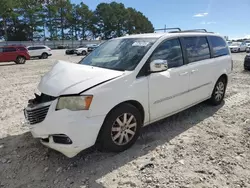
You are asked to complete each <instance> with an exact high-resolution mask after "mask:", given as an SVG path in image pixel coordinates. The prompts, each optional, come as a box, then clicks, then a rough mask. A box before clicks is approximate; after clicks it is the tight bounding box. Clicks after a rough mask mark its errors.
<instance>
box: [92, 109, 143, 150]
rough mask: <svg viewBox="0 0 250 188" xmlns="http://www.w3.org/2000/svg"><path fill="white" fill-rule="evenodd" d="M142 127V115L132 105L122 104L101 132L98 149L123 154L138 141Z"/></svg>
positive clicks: (112, 113)
mask: <svg viewBox="0 0 250 188" xmlns="http://www.w3.org/2000/svg"><path fill="white" fill-rule="evenodd" d="M141 126H142V118H141V114H140V112H139V111H138V109H137V108H136V107H134V106H133V105H131V104H122V105H120V106H118V107H117V108H115V109H114V110H112V111H111V112H110V113H109V115H108V116H107V117H106V119H105V121H104V123H103V126H102V128H101V130H100V133H99V136H98V140H97V147H98V149H99V150H102V151H103V150H104V151H111V152H121V151H124V150H126V149H128V148H129V147H131V146H132V145H133V144H134V143H135V142H136V140H137V138H138V137H139V134H140V130H141Z"/></svg>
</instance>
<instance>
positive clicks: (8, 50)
mask: <svg viewBox="0 0 250 188" xmlns="http://www.w3.org/2000/svg"><path fill="white" fill-rule="evenodd" d="M15 51H16V48H13V47H6V48H3V52H15Z"/></svg>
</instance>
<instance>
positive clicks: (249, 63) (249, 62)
mask: <svg viewBox="0 0 250 188" xmlns="http://www.w3.org/2000/svg"><path fill="white" fill-rule="evenodd" d="M244 69H245V70H250V54H247V55H246V56H245V59H244Z"/></svg>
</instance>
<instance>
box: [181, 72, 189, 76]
mask: <svg viewBox="0 0 250 188" xmlns="http://www.w3.org/2000/svg"><path fill="white" fill-rule="evenodd" d="M187 74H188V72H182V73H180V76H185V75H187Z"/></svg>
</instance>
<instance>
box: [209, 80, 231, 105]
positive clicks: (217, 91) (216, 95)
mask: <svg viewBox="0 0 250 188" xmlns="http://www.w3.org/2000/svg"><path fill="white" fill-rule="evenodd" d="M226 87H227V81H226V78H225V77H220V78H219V79H218V81H217V82H216V84H215V86H214V90H213V93H212V96H211V98H210V99H209V102H210V103H211V104H212V105H214V106H217V105H220V104H221V102H222V101H223V99H224V96H225V92H226Z"/></svg>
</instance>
